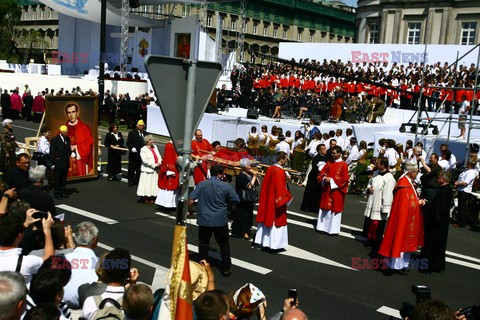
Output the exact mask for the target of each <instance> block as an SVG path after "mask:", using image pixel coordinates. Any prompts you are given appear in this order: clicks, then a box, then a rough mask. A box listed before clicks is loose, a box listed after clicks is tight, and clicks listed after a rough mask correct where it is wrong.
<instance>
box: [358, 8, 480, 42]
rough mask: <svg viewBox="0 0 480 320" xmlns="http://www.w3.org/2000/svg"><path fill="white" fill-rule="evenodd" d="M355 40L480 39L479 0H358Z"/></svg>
mask: <svg viewBox="0 0 480 320" xmlns="http://www.w3.org/2000/svg"><path fill="white" fill-rule="evenodd" d="M356 25H357V42H358V43H385V44H425V43H427V44H460V45H474V44H478V43H479V42H480V32H479V31H480V30H479V27H480V4H479V1H478V0H450V1H444V0H359V1H358V8H357V16H356Z"/></svg>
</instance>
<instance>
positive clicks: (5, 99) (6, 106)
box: [1, 90, 12, 119]
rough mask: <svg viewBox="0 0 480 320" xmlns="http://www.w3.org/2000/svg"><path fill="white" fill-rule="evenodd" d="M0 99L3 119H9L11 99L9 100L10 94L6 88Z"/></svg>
mask: <svg viewBox="0 0 480 320" xmlns="http://www.w3.org/2000/svg"><path fill="white" fill-rule="evenodd" d="M1 101H2V102H1V106H2V114H3V119H10V107H11V106H12V101H11V100H10V95H9V94H8V91H7V90H4V91H3V94H2V97H1Z"/></svg>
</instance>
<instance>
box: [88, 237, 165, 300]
mask: <svg viewBox="0 0 480 320" xmlns="http://www.w3.org/2000/svg"><path fill="white" fill-rule="evenodd" d="M97 245H98V246H99V247H100V248H103V249H105V250H108V251H111V250H113V249H114V248H113V247H110V246H109V245H106V244H104V243H100V242H99V243H98V244H97ZM132 259H133V260H135V261H137V262H140V263H142V264H144V265H147V266H150V267H152V268H155V274H154V276H153V281H152V284H151V287H152V289H153V291H154V292H155V290H157V289H160V288H165V286H166V279H167V272H168V268H165V267H163V266H161V265H159V264H156V263H154V262H151V261H148V260H145V259H143V258H140V257H137V256H134V255H132Z"/></svg>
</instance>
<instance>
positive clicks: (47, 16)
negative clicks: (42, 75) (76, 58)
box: [16, 0, 58, 63]
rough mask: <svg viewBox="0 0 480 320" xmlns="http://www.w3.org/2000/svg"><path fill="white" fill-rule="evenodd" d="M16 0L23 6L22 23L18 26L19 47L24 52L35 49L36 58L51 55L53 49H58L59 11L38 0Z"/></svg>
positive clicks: (40, 58) (39, 58)
mask: <svg viewBox="0 0 480 320" xmlns="http://www.w3.org/2000/svg"><path fill="white" fill-rule="evenodd" d="M16 2H17V4H18V5H20V6H21V8H22V11H21V16H20V23H19V24H18V26H17V30H18V37H17V41H16V42H17V47H18V48H19V49H20V50H22V51H24V52H25V51H27V50H34V51H35V52H33V56H35V57H36V59H35V60H42V59H43V56H50V52H51V51H53V50H57V49H58V13H57V12H56V11H54V10H52V9H51V8H49V7H47V6H45V5H44V4H42V3H40V2H37V1H31V0H17V1H16ZM32 31H36V32H35V33H33V32H32ZM32 35H35V36H32ZM36 62H41V63H43V62H45V61H36Z"/></svg>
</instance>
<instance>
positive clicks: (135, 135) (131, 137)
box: [127, 120, 147, 187]
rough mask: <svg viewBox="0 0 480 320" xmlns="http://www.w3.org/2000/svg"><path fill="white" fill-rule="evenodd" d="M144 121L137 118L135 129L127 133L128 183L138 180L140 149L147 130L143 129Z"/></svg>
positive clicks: (140, 161) (135, 182)
mask: <svg viewBox="0 0 480 320" xmlns="http://www.w3.org/2000/svg"><path fill="white" fill-rule="evenodd" d="M144 128H145V122H143V120H138V122H137V129H135V130H132V131H130V132H129V133H128V137H127V147H128V151H129V153H128V185H129V186H130V187H133V185H136V184H138V180H140V166H141V165H142V158H140V149H142V147H143V146H144V145H145V140H144V138H145V136H146V135H147V132H145V131H144Z"/></svg>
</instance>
